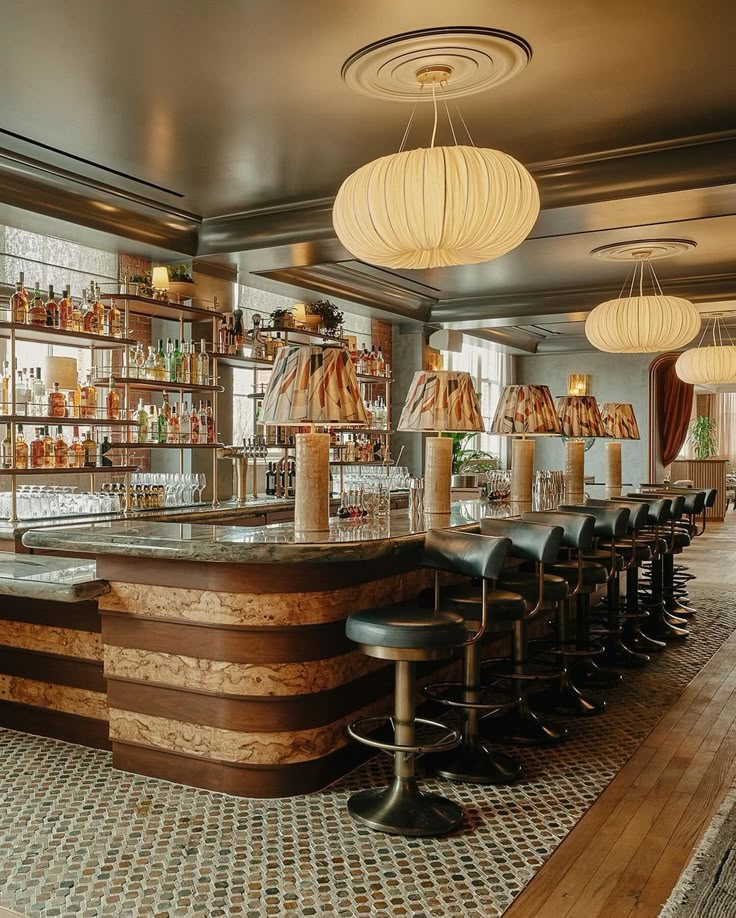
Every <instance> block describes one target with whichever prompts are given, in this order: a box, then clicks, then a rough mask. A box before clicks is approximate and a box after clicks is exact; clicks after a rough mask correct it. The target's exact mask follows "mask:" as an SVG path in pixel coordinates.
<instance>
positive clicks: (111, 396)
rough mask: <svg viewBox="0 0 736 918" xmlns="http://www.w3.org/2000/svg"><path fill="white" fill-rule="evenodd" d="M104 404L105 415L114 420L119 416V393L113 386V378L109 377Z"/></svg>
mask: <svg viewBox="0 0 736 918" xmlns="http://www.w3.org/2000/svg"><path fill="white" fill-rule="evenodd" d="M105 406H106V408H107V416H108V418H110V420H111V421H116V420H117V419H118V418H119V417H120V393H119V392H118V390H117V389H116V388H115V380H114V379H113V378H112V376H111V377H110V386H109V388H108V390H107V398H106V399H105Z"/></svg>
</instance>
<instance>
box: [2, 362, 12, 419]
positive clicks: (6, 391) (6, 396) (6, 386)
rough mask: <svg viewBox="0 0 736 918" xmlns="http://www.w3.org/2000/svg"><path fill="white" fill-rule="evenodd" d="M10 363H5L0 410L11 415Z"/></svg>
mask: <svg viewBox="0 0 736 918" xmlns="http://www.w3.org/2000/svg"><path fill="white" fill-rule="evenodd" d="M10 388H11V387H10V363H9V362H8V361H7V360H4V361H3V376H2V380H0V408H1V409H2V413H3V414H10Z"/></svg>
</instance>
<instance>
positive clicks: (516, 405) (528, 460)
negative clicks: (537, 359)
mask: <svg viewBox="0 0 736 918" xmlns="http://www.w3.org/2000/svg"><path fill="white" fill-rule="evenodd" d="M490 433H494V434H498V435H499V436H502V437H513V436H515V435H520V437H521V439H516V440H514V441H513V444H512V447H511V500H512V502H514V503H515V504H520V505H524V507H526V506H527V505H529V506H531V502H532V489H533V485H534V440H528V439H527V437H543V436H559V435H560V433H561V428H560V419H559V418H558V417H557V412H556V411H555V403H554V402H553V401H552V395H551V394H550V391H549V389H548V388H547V386H529V385H522V386H504V387H503V390H502V391H501V398H500V399H499V402H498V406H497V407H496V413H495V415H494V417H493V424H492V425H491V430H490Z"/></svg>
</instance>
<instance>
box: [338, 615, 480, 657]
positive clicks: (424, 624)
mask: <svg viewBox="0 0 736 918" xmlns="http://www.w3.org/2000/svg"><path fill="white" fill-rule="evenodd" d="M345 634H346V635H347V636H348V637H349V638H350V640H351V641H355V642H356V644H365V645H367V646H373V647H403V648H410V649H414V650H434V649H437V648H442V647H448V648H452V647H459V646H460V644H462V643H463V642H464V641H465V638H466V628H465V619H464V618H463V617H462V615H459V614H458V613H457V612H444V611H442V612H436V613H435V612H434V611H433V610H431V609H417V608H413V607H410V606H409V607H407V606H389V607H388V608H385V609H367V610H365V611H364V612H356V613H354V614H353V615H351V616H350V617H349V618H348V620H347V622H346V623H345Z"/></svg>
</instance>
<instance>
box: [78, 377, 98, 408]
mask: <svg viewBox="0 0 736 918" xmlns="http://www.w3.org/2000/svg"><path fill="white" fill-rule="evenodd" d="M81 402H82V403H81V411H80V413H81V416H82V417H83V418H94V417H96V415H97V389H96V388H95V386H94V385H93V384H92V375H91V373H88V374H87V381H86V382H85V384H84V385H83V386H82V397H81Z"/></svg>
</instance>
